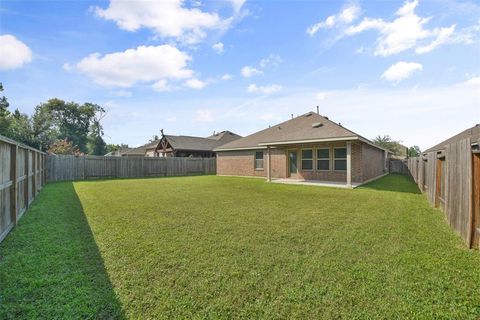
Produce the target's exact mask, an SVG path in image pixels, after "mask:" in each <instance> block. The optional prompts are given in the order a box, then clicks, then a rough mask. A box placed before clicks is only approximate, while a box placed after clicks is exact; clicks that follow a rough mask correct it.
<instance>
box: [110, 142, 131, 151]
mask: <svg viewBox="0 0 480 320" xmlns="http://www.w3.org/2000/svg"><path fill="white" fill-rule="evenodd" d="M127 148H128V144H125V143H121V144H107V153H110V152H115V151H118V150H121V149H127Z"/></svg>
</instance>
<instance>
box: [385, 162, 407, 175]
mask: <svg viewBox="0 0 480 320" xmlns="http://www.w3.org/2000/svg"><path fill="white" fill-rule="evenodd" d="M388 172H390V173H397V174H404V175H408V174H409V171H408V167H407V164H406V161H405V160H400V159H389V160H388Z"/></svg>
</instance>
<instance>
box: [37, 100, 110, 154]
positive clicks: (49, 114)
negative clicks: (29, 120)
mask: <svg viewBox="0 0 480 320" xmlns="http://www.w3.org/2000/svg"><path fill="white" fill-rule="evenodd" d="M104 111H105V110H104V109H103V108H102V107H100V106H99V105H97V104H93V103H84V104H83V105H79V104H78V103H75V102H65V101H63V100H60V99H50V100H48V101H47V102H46V103H42V104H40V105H39V106H37V108H36V109H35V115H34V117H36V118H37V119H38V123H37V122H36V126H35V127H36V128H42V127H48V128H49V129H48V130H50V131H48V130H47V131H43V132H44V133H45V138H46V139H51V137H52V136H56V137H57V138H58V139H67V140H68V141H70V142H72V144H73V145H75V146H77V147H78V149H79V150H80V151H81V152H84V153H86V152H87V150H88V148H87V143H88V142H89V137H88V135H89V132H90V127H91V125H92V123H93V121H94V120H95V116H96V114H97V113H101V112H104ZM37 125H38V126H37ZM42 143H45V142H44V141H42Z"/></svg>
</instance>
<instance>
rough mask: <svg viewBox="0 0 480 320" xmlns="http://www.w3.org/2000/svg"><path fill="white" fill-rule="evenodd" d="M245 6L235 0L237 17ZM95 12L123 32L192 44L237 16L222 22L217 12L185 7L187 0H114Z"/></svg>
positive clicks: (222, 27) (225, 26) (226, 24)
mask: <svg viewBox="0 0 480 320" xmlns="http://www.w3.org/2000/svg"><path fill="white" fill-rule="evenodd" d="M242 5H243V1H232V8H233V9H234V11H235V12H234V13H235V14H236V13H237V12H238V11H239V10H240V8H241V7H242ZM93 10H94V12H95V14H96V15H97V16H99V17H101V18H104V19H106V20H113V21H115V22H116V24H117V26H118V27H119V28H120V29H123V30H127V31H137V30H139V29H141V28H148V29H151V30H152V31H153V32H155V34H156V35H158V36H160V37H163V38H175V39H177V40H180V41H182V42H185V43H189V44H192V43H197V42H199V41H201V40H202V39H204V38H205V37H206V36H207V32H206V30H212V29H226V28H228V27H229V26H230V24H231V23H232V22H233V21H234V18H233V17H230V18H226V19H222V18H221V17H220V16H219V15H218V14H217V13H216V12H205V11H202V10H201V9H200V8H198V7H194V8H188V7H185V1H183V0H161V1H123V0H110V3H109V5H108V7H107V8H106V9H103V8H100V7H94V8H93Z"/></svg>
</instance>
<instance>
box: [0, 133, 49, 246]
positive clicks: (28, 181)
mask: <svg viewBox="0 0 480 320" xmlns="http://www.w3.org/2000/svg"><path fill="white" fill-rule="evenodd" d="M43 156H44V154H43V153H42V152H41V151H39V150H36V149H33V148H30V147H28V146H25V145H23V144H20V143H18V142H16V141H13V140H11V139H8V138H6V137H3V136H0V242H1V241H2V240H3V239H4V238H5V237H6V236H7V234H8V233H9V232H10V231H11V230H12V228H14V226H15V225H16V223H17V221H18V220H19V219H20V218H21V217H22V214H23V213H24V212H25V211H26V209H27V207H28V202H29V201H30V202H31V201H33V199H34V198H35V196H36V195H37V193H38V190H40V188H41V186H42V185H43V184H44V183H45V180H42V179H41V178H40V173H42V172H44V169H45V167H44V166H45V162H41V161H40V160H38V159H40V158H41V157H43Z"/></svg>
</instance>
